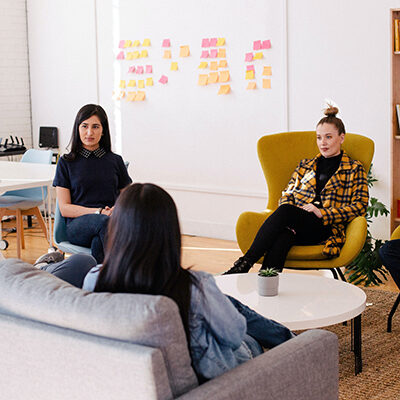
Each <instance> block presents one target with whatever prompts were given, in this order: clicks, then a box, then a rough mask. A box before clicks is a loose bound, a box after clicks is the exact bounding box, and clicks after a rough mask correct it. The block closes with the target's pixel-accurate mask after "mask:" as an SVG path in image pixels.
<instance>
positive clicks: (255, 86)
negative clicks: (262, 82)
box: [247, 81, 257, 90]
mask: <svg viewBox="0 0 400 400" xmlns="http://www.w3.org/2000/svg"><path fill="white" fill-rule="evenodd" d="M256 88H257V84H256V83H255V82H254V81H252V82H249V84H248V85H247V90H253V89H256Z"/></svg>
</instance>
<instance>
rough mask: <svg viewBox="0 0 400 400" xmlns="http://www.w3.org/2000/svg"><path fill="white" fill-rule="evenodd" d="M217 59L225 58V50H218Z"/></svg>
mask: <svg viewBox="0 0 400 400" xmlns="http://www.w3.org/2000/svg"><path fill="white" fill-rule="evenodd" d="M218 58H226V49H218Z"/></svg>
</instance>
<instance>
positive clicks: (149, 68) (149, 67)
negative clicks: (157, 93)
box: [146, 65, 153, 74]
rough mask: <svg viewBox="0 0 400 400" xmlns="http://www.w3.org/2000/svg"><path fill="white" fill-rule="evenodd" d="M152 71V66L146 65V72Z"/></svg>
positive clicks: (150, 72)
mask: <svg viewBox="0 0 400 400" xmlns="http://www.w3.org/2000/svg"><path fill="white" fill-rule="evenodd" d="M152 73H153V67H152V66H151V65H146V74H152Z"/></svg>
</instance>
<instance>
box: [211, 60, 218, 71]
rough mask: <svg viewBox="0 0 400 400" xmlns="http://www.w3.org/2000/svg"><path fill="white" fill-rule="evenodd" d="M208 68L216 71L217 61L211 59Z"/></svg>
mask: <svg viewBox="0 0 400 400" xmlns="http://www.w3.org/2000/svg"><path fill="white" fill-rule="evenodd" d="M210 70H211V71H218V61H211V62H210Z"/></svg>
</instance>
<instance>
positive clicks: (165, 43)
mask: <svg viewBox="0 0 400 400" xmlns="http://www.w3.org/2000/svg"><path fill="white" fill-rule="evenodd" d="M162 47H171V41H170V40H169V39H164V40H163V42H162Z"/></svg>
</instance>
